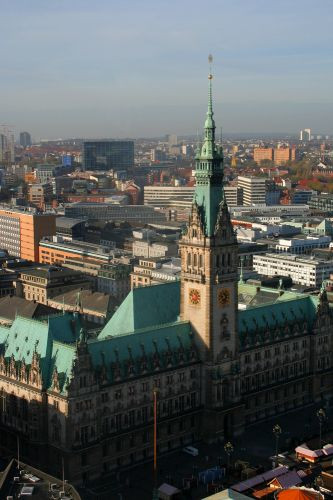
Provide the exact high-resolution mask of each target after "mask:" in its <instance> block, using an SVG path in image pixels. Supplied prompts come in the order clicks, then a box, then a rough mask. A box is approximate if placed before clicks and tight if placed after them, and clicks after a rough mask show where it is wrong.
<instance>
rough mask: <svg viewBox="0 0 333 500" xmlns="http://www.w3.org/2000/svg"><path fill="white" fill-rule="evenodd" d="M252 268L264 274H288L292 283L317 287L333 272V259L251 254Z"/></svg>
mask: <svg viewBox="0 0 333 500" xmlns="http://www.w3.org/2000/svg"><path fill="white" fill-rule="evenodd" d="M253 269H254V270H255V271H257V272H258V273H259V274H263V275H264V276H275V275H277V274H279V275H281V276H289V277H290V278H291V279H292V280H293V282H294V283H297V284H299V285H305V286H307V287H314V288H319V287H320V285H321V284H322V281H323V280H325V279H327V278H329V276H330V273H332V272H333V260H328V261H326V260H320V259H314V258H313V257H308V256H301V257H300V256H298V255H291V254H273V253H267V254H264V255H254V256H253Z"/></svg>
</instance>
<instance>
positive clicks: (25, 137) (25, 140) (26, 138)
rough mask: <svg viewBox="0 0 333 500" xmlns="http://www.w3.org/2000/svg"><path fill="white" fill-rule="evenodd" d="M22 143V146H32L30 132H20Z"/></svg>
mask: <svg viewBox="0 0 333 500" xmlns="http://www.w3.org/2000/svg"><path fill="white" fill-rule="evenodd" d="M20 145H21V146H22V148H26V147H28V146H31V135H30V134H29V132H21V133H20Z"/></svg>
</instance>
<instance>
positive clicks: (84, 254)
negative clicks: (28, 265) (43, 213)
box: [39, 238, 112, 276]
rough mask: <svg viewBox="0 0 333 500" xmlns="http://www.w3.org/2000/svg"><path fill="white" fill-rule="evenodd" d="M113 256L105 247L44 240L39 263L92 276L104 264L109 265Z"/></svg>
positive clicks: (41, 244) (40, 244) (77, 242)
mask: <svg viewBox="0 0 333 500" xmlns="http://www.w3.org/2000/svg"><path fill="white" fill-rule="evenodd" d="M111 260H112V255H110V252H109V251H106V248H105V247H102V246H100V245H95V244H94V243H87V242H83V241H82V242H81V241H75V242H73V241H61V240H60V241H51V239H50V238H44V239H43V240H42V241H41V242H40V243H39V262H40V263H42V264H49V265H53V264H57V265H64V266H67V267H70V268H71V269H74V270H79V271H82V270H84V272H85V273H86V274H90V275H92V276H97V273H98V271H99V269H100V267H101V265H102V264H109V263H110V262H111Z"/></svg>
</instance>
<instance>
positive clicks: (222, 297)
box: [217, 288, 230, 307]
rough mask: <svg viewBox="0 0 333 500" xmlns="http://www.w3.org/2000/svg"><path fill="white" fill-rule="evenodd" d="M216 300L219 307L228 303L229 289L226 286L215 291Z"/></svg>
mask: <svg viewBox="0 0 333 500" xmlns="http://www.w3.org/2000/svg"><path fill="white" fill-rule="evenodd" d="M217 302H218V304H219V306H220V307H225V306H228V305H229V304H230V291H229V290H228V288H220V289H219V290H218V292H217Z"/></svg>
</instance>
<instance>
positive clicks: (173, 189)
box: [143, 186, 194, 208]
mask: <svg viewBox="0 0 333 500" xmlns="http://www.w3.org/2000/svg"><path fill="white" fill-rule="evenodd" d="M193 195H194V187H187V186H144V188H143V197H144V204H145V205H151V206H153V207H171V206H173V204H174V202H177V201H178V200H180V201H182V202H187V203H188V207H189V208H190V207H191V204H192V200H193Z"/></svg>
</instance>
